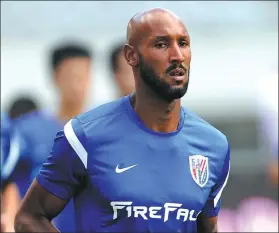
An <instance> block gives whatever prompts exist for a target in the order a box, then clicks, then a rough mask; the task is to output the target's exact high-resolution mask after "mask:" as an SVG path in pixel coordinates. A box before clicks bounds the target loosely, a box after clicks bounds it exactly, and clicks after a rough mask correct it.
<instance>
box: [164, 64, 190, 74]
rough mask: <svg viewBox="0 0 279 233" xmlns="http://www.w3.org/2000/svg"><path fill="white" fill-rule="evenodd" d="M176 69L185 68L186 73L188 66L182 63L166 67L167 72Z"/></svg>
mask: <svg viewBox="0 0 279 233" xmlns="http://www.w3.org/2000/svg"><path fill="white" fill-rule="evenodd" d="M175 69H183V70H184V71H185V73H187V70H188V69H187V68H186V67H185V66H183V65H182V64H172V65H170V66H169V67H168V68H167V69H166V74H168V73H170V72H171V71H173V70H175Z"/></svg>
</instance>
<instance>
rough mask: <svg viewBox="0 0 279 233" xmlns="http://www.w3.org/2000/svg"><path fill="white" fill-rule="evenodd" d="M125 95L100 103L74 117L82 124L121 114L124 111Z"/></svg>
mask: <svg viewBox="0 0 279 233" xmlns="http://www.w3.org/2000/svg"><path fill="white" fill-rule="evenodd" d="M125 98H126V97H123V98H120V99H117V100H115V101H111V102H108V103H105V104H102V105H99V106H97V107H95V108H93V109H91V110H89V111H87V112H85V113H82V114H80V115H78V116H77V117H76V118H77V119H78V120H79V121H80V122H81V124H82V125H84V124H88V123H90V122H92V123H94V122H100V121H103V120H106V119H107V118H113V117H115V116H116V115H121V114H123V112H125V111H126V108H125V104H124V101H125Z"/></svg>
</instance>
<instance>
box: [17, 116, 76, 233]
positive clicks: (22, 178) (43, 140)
mask: <svg viewBox="0 0 279 233" xmlns="http://www.w3.org/2000/svg"><path fill="white" fill-rule="evenodd" d="M14 124H15V125H16V127H17V128H18V130H19V131H20V134H21V136H22V139H23V141H24V144H25V145H24V149H22V150H21V159H20V162H19V163H18V166H17V168H16V170H17V171H18V172H17V174H18V175H17V176H16V177H15V181H16V183H17V185H18V187H19V191H20V194H21V196H22V197H23V196H24V195H25V194H26V192H27V190H28V188H29V186H30V184H31V182H32V181H33V179H34V178H35V177H36V175H37V173H38V172H39V170H40V168H41V166H42V164H43V163H44V161H45V160H46V158H47V157H48V155H49V152H50V151H51V148H52V145H53V141H54V139H55V135H56V133H57V132H58V131H59V130H61V129H63V123H62V122H61V121H59V120H58V119H57V118H56V117H54V116H52V115H50V114H47V113H46V112H43V111H36V112H31V113H27V114H24V115H22V116H20V117H19V118H17V119H16V120H15V121H14ZM54 222H55V225H56V226H57V227H59V228H60V229H62V230H63V231H65V232H72V231H75V221H74V205H73V203H72V202H70V203H69V204H68V205H67V207H66V208H65V209H64V211H63V212H61V213H60V214H59V216H58V217H57V218H56V219H54Z"/></svg>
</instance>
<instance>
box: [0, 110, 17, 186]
mask: <svg viewBox="0 0 279 233" xmlns="http://www.w3.org/2000/svg"><path fill="white" fill-rule="evenodd" d="M20 144H21V143H20V137H19V134H18V132H17V131H16V130H15V128H14V127H13V125H12V124H11V121H10V120H9V118H8V117H7V115H5V114H1V190H3V189H4V188H5V187H6V185H7V184H8V183H9V182H12V176H13V175H14V171H15V167H16V164H17V163H18V160H19V155H20V153H19V152H20Z"/></svg>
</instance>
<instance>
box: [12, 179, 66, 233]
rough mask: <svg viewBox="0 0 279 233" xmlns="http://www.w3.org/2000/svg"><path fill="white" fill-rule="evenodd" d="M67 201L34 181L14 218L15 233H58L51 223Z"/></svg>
mask: <svg viewBox="0 0 279 233" xmlns="http://www.w3.org/2000/svg"><path fill="white" fill-rule="evenodd" d="M68 201H69V200H63V199H60V198H58V197H56V196H54V195H53V194H51V193H50V192H48V191H47V190H46V189H44V188H43V187H42V186H41V185H40V184H39V183H38V182H37V180H36V179H35V180H34V181H33V183H32V185H31V187H30V188H29V190H28V192H27V193H26V195H25V197H24V199H23V201H22V204H21V206H20V209H19V211H18V213H17V214H16V218H15V231H16V232H59V231H58V230H57V229H56V228H55V227H54V226H53V225H52V223H51V220H52V219H53V218H55V217H56V216H57V215H58V214H59V213H60V212H61V211H62V210H63V209H64V207H65V206H66V205H67V203H68Z"/></svg>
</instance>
